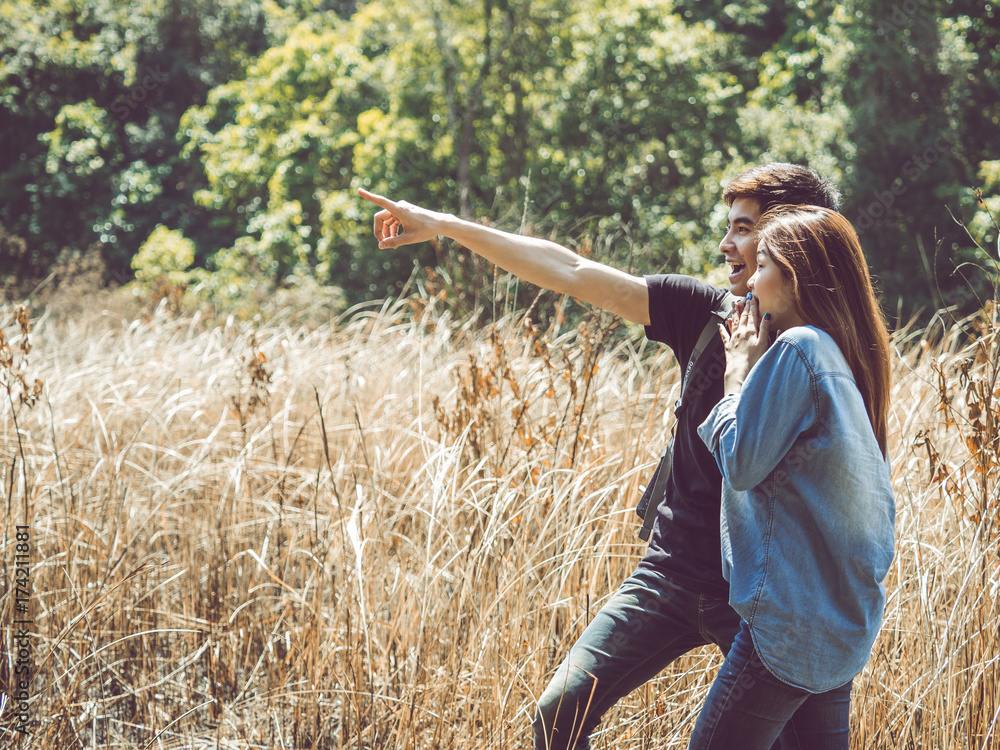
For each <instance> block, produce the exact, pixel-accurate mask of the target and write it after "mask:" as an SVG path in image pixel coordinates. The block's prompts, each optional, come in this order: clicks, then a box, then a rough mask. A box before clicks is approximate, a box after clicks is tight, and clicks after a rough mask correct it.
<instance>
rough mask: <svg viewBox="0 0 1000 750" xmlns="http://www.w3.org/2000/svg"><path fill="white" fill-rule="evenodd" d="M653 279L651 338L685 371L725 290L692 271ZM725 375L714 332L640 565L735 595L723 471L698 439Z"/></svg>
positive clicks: (689, 395)
mask: <svg viewBox="0 0 1000 750" xmlns="http://www.w3.org/2000/svg"><path fill="white" fill-rule="evenodd" d="M646 283H647V285H648V286H649V319H650V324H649V325H648V326H647V327H646V337H647V338H649V339H650V340H651V341H659V342H661V343H664V344H666V345H667V346H669V347H670V348H671V349H673V350H674V356H675V357H676V359H677V362H678V363H679V365H680V367H681V372H682V373H683V370H684V368H685V367H687V363H688V360H689V359H690V357H691V352H692V350H693V349H694V347H695V344H696V343H697V341H698V337H699V336H700V335H701V332H702V330H704V328H705V324H706V323H707V322H708V321H709V318H710V317H711V314H712V312H713V311H714V310H716V309H717V308H718V306H719V303H720V302H721V300H722V298H723V297H724V296H725V295H726V291H725V290H724V289H719V288H717V287H714V286H710V285H708V284H705V283H704V282H701V281H698V280H697V279H693V278H691V277H690V276H678V275H666V276H647V277H646ZM725 372H726V359H725V349H724V347H723V345H722V339H721V337H715V338H713V339H712V341H711V343H710V344H709V345H708V346H707V347H706V348H705V351H704V352H703V353H702V355H701V357H700V358H699V359H698V364H697V365H696V367H695V370H694V372H692V373H691V374H690V377H691V382H690V383H688V385H687V388H686V390H685V392H684V403H683V405H682V406H681V408H680V409H679V411H678V414H677V429H676V433H675V437H674V463H673V470H672V471H671V474H670V481H669V482H668V483H667V489H666V495H665V497H663V498H660V499H659V505H658V506H657V508H656V513H657V517H656V521H655V523H654V524H653V530H652V533H651V535H650V538H649V548H648V550H647V551H646V556H645V557H644V558H643V560H642V562H641V563H640V567H646V568H652V569H654V570H657V571H659V572H661V573H664V574H667V575H669V576H671V577H673V578H676V579H681V580H683V581H685V582H686V584H687V585H688V586H691V587H692V588H695V589H697V590H700V591H703V592H704V593H707V594H712V595H715V596H720V597H725V598H728V596H729V584H728V583H727V582H726V580H725V579H724V578H723V577H722V552H721V543H720V532H719V514H720V506H721V502H722V499H721V498H722V474H721V473H720V472H719V467H718V465H717V464H716V463H715V458H714V457H713V456H712V454H711V453H709V451H708V449H707V448H706V447H705V444H704V443H703V442H702V441H701V438H700V437H698V425H700V424H701V423H702V422H703V421H704V420H705V418H706V417H707V416H708V413H709V412H710V411H711V410H712V407H714V406H715V405H716V404H717V403H718V402H719V401H720V400H721V399H722V393H723V387H722V383H723V376H724V375H725ZM655 501H656V498H654V499H653V500H651V502H655Z"/></svg>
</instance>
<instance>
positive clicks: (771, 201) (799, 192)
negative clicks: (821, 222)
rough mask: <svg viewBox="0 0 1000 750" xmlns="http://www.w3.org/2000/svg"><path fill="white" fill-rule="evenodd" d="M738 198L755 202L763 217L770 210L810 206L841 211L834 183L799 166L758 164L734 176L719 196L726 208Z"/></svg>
mask: <svg viewBox="0 0 1000 750" xmlns="http://www.w3.org/2000/svg"><path fill="white" fill-rule="evenodd" d="M737 198H755V199H756V200H758V201H760V211H761V213H764V211H767V209H769V208H771V207H772V206H778V205H803V204H805V205H810V206H821V207H822V208H829V209H830V210H831V211H836V210H838V209H839V208H840V191H839V190H837V188H836V187H834V185H833V183H832V182H830V181H829V180H826V179H824V178H822V177H820V176H819V175H818V174H816V172H814V171H813V170H811V169H810V168H809V167H803V166H802V165H801V164H787V163H784V162H774V163H772V164H760V165H758V166H756V167H752V168H751V169H748V170H747V171H746V172H743V173H742V174H738V175H736V177H734V178H733V179H732V180H731V181H730V183H729V184H728V185H726V189H725V190H724V191H723V193H722V199H723V200H724V201H725V202H726V205H727V206H731V205H733V201H735V200H736V199H737Z"/></svg>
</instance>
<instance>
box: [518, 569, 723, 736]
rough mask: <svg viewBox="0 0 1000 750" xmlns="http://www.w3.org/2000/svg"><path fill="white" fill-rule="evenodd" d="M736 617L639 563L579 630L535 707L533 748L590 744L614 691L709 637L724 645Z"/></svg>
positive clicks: (621, 692)
mask: <svg viewBox="0 0 1000 750" xmlns="http://www.w3.org/2000/svg"><path fill="white" fill-rule="evenodd" d="M739 629H740V617H739V615H737V614H736V612H734V611H733V610H732V608H731V607H730V606H729V602H728V601H727V600H726V599H722V598H719V597H713V596H707V595H705V594H701V593H698V592H697V591H692V590H690V589H687V588H685V587H683V586H681V585H680V584H679V583H677V582H675V581H673V580H671V579H669V578H667V577H665V576H662V575H659V574H657V573H654V572H652V571H649V570H645V569H640V570H638V571H637V572H635V573H634V574H633V575H632V576H630V577H629V578H627V579H626V580H625V582H624V583H623V584H622V585H621V587H620V588H619V589H618V591H616V592H615V593H614V595H613V596H612V597H611V598H610V599H609V600H608V602H607V603H606V604H605V605H604V606H603V607H602V608H601V610H600V611H599V612H598V613H597V615H596V616H595V617H594V620H593V622H591V623H590V625H589V626H587V629H586V630H585V631H584V632H583V635H581V636H580V639H579V640H578V641H577V642H576V644H575V645H574V646H573V648H572V649H570V652H569V655H568V656H567V657H566V660H565V661H564V662H563V663H562V665H561V666H560V667H559V669H558V671H557V672H556V675H555V677H554V678H553V679H552V682H551V683H549V686H548V688H546V690H545V692H544V693H543V694H542V697H541V699H540V700H539V703H538V711H537V713H536V714H535V721H534V722H533V725H532V726H533V728H534V731H535V748H536V750H555V749H556V748H559V749H562V748H575V749H577V750H579V749H581V748H588V747H589V746H590V745H589V741H588V736H589V734H590V733H591V732H592V731H593V730H594V728H595V727H596V726H597V725H598V723H600V721H601V717H602V716H603V715H604V714H605V712H607V711H608V709H610V708H611V707H612V706H613V705H614V704H615V703H616V702H617V701H618V700H619V699H620V698H622V697H624V696H625V695H628V694H629V693H630V692H632V691H633V690H634V689H636V688H637V687H639V686H640V685H643V684H644V683H646V682H648V681H649V680H651V679H653V678H654V677H655V676H656V675H657V674H659V673H660V672H661V671H662V670H663V669H664V668H665V667H666V666H667V665H668V664H670V663H671V662H672V661H674V660H675V659H676V658H677V657H679V656H681V655H683V654H685V653H687V652H688V651H691V650H692V649H695V648H698V647H699V646H704V645H706V644H709V643H714V644H716V645H717V646H718V647H719V648H720V649H721V650H722V653H723V654H727V653H729V648H730V646H731V645H732V643H733V639H734V638H735V637H736V634H737V633H738V632H739Z"/></svg>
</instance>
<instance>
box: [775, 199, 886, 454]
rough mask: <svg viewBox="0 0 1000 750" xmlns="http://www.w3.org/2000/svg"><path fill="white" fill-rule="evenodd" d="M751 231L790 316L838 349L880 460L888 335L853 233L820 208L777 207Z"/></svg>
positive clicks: (845, 223)
mask: <svg viewBox="0 0 1000 750" xmlns="http://www.w3.org/2000/svg"><path fill="white" fill-rule="evenodd" d="M757 226H758V228H759V237H760V244H759V247H760V249H762V250H763V251H764V252H765V253H766V254H767V255H768V256H770V257H771V258H773V259H774V261H775V263H777V265H778V267H779V268H781V271H782V273H783V274H784V275H785V277H786V278H788V279H791V281H792V288H793V292H794V294H795V308H796V312H798V314H799V316H800V317H801V318H802V319H803V320H804V321H805V322H806V323H807V324H809V325H813V326H816V327H817V328H819V329H821V330H823V331H826V332H827V333H828V334H830V336H831V337H832V338H833V340H834V341H835V342H836V343H837V346H839V347H840V351H841V353H843V355H844V359H846V360H847V364H848V365H849V366H850V368H851V372H852V373H853V374H854V381H855V382H856V383H857V386H858V390H860V391H861V396H862V398H863V399H864V402H865V407H866V409H867V410H868V419H869V420H870V421H871V425H872V429H873V430H874V432H875V438H876V439H877V440H878V445H879V448H881V450H882V455H883V456H885V455H886V450H887V445H886V440H887V432H888V425H887V422H888V414H889V389H890V371H889V333H888V330H887V325H886V320H885V315H884V314H883V313H882V308H881V307H880V306H879V303H878V300H877V299H876V297H875V290H874V288H873V287H872V282H871V276H870V275H869V273H868V264H867V262H866V260H865V254H864V251H863V250H862V249H861V243H860V242H859V241H858V235H857V233H855V231H854V227H852V226H851V223H850V222H849V221H848V220H847V219H845V218H844V217H843V216H841V215H840V214H839V213H837V212H836V211H831V210H830V209H827V208H821V207H819V206H775V207H774V208H772V209H769V210H768V211H767V212H765V213H764V215H763V216H762V217H761V219H760V221H759V222H758V224H757Z"/></svg>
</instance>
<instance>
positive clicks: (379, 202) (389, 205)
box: [358, 188, 396, 211]
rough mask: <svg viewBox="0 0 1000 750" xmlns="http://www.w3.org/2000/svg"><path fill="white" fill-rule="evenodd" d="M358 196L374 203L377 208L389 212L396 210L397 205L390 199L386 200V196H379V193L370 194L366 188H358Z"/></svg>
mask: <svg viewBox="0 0 1000 750" xmlns="http://www.w3.org/2000/svg"><path fill="white" fill-rule="evenodd" d="M358 195H360V196H361V197H362V198H364V199H365V200H366V201H369V202H370V203H374V204H375V205H376V206H379V207H381V208H384V209H386V210H387V211H391V210H392V209H394V208H395V207H396V204H395V203H393V202H392V201H391V200H389V199H388V198H386V197H385V196H383V195H378V194H377V193H369V192H368V191H367V190H365V189H364V188H358Z"/></svg>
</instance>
